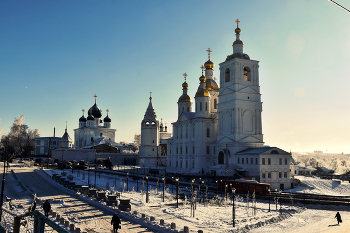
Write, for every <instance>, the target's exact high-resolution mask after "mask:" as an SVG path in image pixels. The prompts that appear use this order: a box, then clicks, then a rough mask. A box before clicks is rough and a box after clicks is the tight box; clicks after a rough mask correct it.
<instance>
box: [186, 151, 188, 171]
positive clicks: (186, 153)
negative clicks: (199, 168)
mask: <svg viewBox="0 0 350 233" xmlns="http://www.w3.org/2000/svg"><path fill="white" fill-rule="evenodd" d="M187 154H188V146H186V155H187ZM186 168H187V166H186Z"/></svg>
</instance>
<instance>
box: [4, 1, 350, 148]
mask: <svg viewBox="0 0 350 233" xmlns="http://www.w3.org/2000/svg"><path fill="white" fill-rule="evenodd" d="M337 2H338V3H339V4H342V5H344V6H345V7H347V8H350V2H349V1H348V0H337ZM237 18H239V20H240V21H241V24H240V28H241V29H242V32H241V39H242V41H243V42H244V44H245V47H244V49H245V52H246V53H247V54H248V55H249V56H250V58H251V59H253V60H258V61H260V68H259V69H260V86H261V94H262V101H263V113H262V121H263V134H264V141H265V143H266V145H270V146H278V147H280V148H282V149H284V150H287V151H289V150H292V151H313V150H323V151H326V150H327V151H328V152H336V153H341V152H344V153H350V144H349V140H350V134H349V132H350V91H349V88H350V71H349V67H350V27H349V26H350V14H349V13H348V12H347V11H345V10H343V9H341V8H340V7H338V6H336V5H335V4H333V3H331V2H329V1H327V0H304V1H303V0H298V1H292V0H288V1H279V0H265V1H260V0H255V1H254V0H252V1H233V0H231V1H223V0H222V1H221V0H219V1H195V0H193V1H107V0H104V1H64V0H60V1H27V0H23V1H16V0H15V1H2V2H0V28H1V34H0V45H1V46H0V88H1V91H0V97H1V99H2V101H1V103H0V118H1V122H0V128H2V134H7V133H8V132H9V129H10V127H11V125H12V123H13V120H14V118H15V117H17V116H18V115H25V121H24V123H25V124H27V125H28V126H29V128H31V129H35V128H37V129H39V132H40V134H41V136H51V135H53V128H54V127H55V128H56V135H58V136H61V135H63V133H64V129H65V125H66V121H67V122H68V133H69V134H70V136H71V137H72V138H73V137H74V133H73V129H74V128H77V127H78V119H79V118H80V116H81V115H82V112H81V110H82V109H85V110H88V109H89V108H90V107H91V106H92V105H93V104H94V98H93V95H94V94H97V96H98V98H97V104H98V106H99V107H100V108H101V109H102V110H103V117H104V116H105V115H106V112H105V110H106V109H109V110H110V112H109V116H110V117H111V119H112V127H113V128H116V129H117V132H116V141H117V142H119V141H127V142H132V141H133V137H134V135H135V134H139V133H140V132H141V130H140V127H141V120H142V119H143V115H144V113H145V111H146V108H147V106H148V102H149V99H148V98H149V92H152V93H153V94H152V96H153V106H154V107H155V110H156V113H157V116H158V118H159V119H160V118H163V122H166V123H167V126H168V128H170V130H171V128H172V127H171V123H172V122H174V121H176V117H177V100H178V98H179V96H181V94H182V87H181V84H182V83H183V76H182V74H183V73H185V72H186V73H187V74H188V77H187V82H188V83H189V94H190V96H191V97H192V99H193V100H194V98H193V97H194V94H195V91H196V89H197V87H198V84H199V80H198V78H199V76H200V75H201V70H200V68H199V67H200V66H201V65H202V64H203V63H204V62H205V61H206V60H207V52H206V51H205V50H206V49H208V48H209V47H210V48H211V50H212V51H213V52H212V55H211V60H212V61H213V62H214V63H215V64H216V66H215V67H214V75H215V76H216V77H219V63H221V62H223V61H224V60H225V58H226V56H227V55H230V54H232V42H233V41H234V40H235V35H234V29H235V27H236V24H235V22H234V21H235V20H236V19H237Z"/></svg>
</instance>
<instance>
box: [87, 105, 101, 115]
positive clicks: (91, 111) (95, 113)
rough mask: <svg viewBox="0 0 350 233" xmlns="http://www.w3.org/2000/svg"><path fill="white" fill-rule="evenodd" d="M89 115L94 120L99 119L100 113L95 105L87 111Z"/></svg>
mask: <svg viewBox="0 0 350 233" xmlns="http://www.w3.org/2000/svg"><path fill="white" fill-rule="evenodd" d="M88 113H89V115H92V116H93V117H94V118H101V116H102V111H101V109H100V108H99V107H98V106H97V104H96V103H95V104H94V105H93V106H92V107H91V108H90V109H89V112H88Z"/></svg>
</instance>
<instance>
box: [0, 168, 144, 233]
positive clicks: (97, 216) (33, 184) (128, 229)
mask: <svg viewBox="0 0 350 233" xmlns="http://www.w3.org/2000/svg"><path fill="white" fill-rule="evenodd" d="M12 169H13V170H14V173H15V176H17V177H18V180H16V179H15V176H14V175H13V174H11V173H9V174H8V175H7V176H6V183H5V195H7V196H9V197H11V198H12V200H13V203H14V204H16V205H18V204H21V205H23V207H24V208H23V210H24V211H25V210H26V209H27V208H28V207H29V206H30V205H31V203H32V199H31V198H30V194H34V193H36V194H37V197H38V198H39V199H42V200H46V199H52V200H54V203H53V204H51V206H52V210H53V211H55V212H57V213H58V214H60V215H61V216H62V217H64V218H65V219H67V220H69V221H70V222H71V223H74V224H75V226H76V227H79V228H80V229H81V231H82V232H84V231H85V232H90V233H94V232H112V230H111V229H112V227H111V223H110V221H111V214H112V212H113V211H105V210H101V209H98V208H96V207H94V206H91V205H89V204H87V203H86V202H83V201H81V200H79V199H77V198H76V197H73V196H71V195H70V194H69V193H67V192H65V191H64V190H63V189H60V188H58V185H57V184H56V183H54V182H49V181H48V180H46V179H44V178H43V177H42V176H41V175H39V174H37V173H36V172H34V168H18V167H13V168H12ZM1 176H2V174H1ZM19 180H20V182H21V183H22V186H21V185H20V184H19ZM23 186H24V187H23ZM37 209H38V210H39V211H41V212H42V213H43V211H42V208H41V207H40V205H38V207H37ZM121 217H122V216H121ZM46 228H49V229H50V227H46ZM49 232H51V231H49ZM119 232H125V233H135V232H150V231H148V230H147V229H146V228H144V227H142V226H141V225H139V224H135V223H131V222H130V221H127V220H123V219H122V229H121V230H120V231H119Z"/></svg>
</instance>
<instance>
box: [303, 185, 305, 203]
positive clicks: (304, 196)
mask: <svg viewBox="0 0 350 233" xmlns="http://www.w3.org/2000/svg"><path fill="white" fill-rule="evenodd" d="M303 191H304V207H305V189H303Z"/></svg>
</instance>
